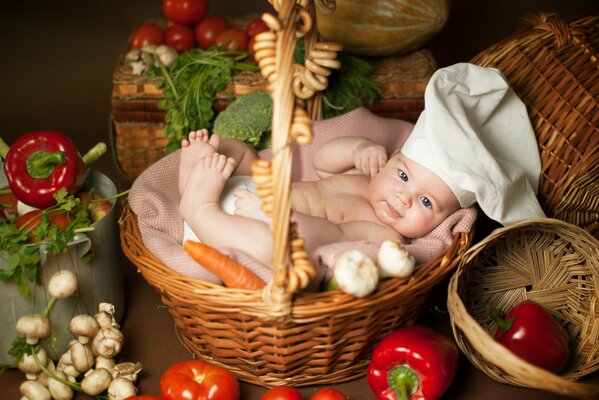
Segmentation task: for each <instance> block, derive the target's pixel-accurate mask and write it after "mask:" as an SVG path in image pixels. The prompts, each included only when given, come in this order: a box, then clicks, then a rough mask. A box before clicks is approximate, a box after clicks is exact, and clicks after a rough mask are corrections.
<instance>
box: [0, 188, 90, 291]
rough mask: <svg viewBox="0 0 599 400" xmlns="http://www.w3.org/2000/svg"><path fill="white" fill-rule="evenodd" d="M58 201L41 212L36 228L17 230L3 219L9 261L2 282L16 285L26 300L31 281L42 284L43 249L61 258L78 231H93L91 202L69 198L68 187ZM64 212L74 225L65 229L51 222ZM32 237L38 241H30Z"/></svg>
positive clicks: (0, 241)
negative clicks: (41, 251)
mask: <svg viewBox="0 0 599 400" xmlns="http://www.w3.org/2000/svg"><path fill="white" fill-rule="evenodd" d="M90 197H91V196H90ZM54 198H55V199H56V200H57V204H56V205H54V206H52V207H50V208H47V209H45V210H43V211H41V218H40V221H39V223H38V224H37V225H36V226H35V227H28V226H27V225H24V226H21V227H17V226H16V225H15V224H13V223H11V222H7V221H3V220H0V257H1V258H3V259H4V260H5V261H6V265H5V266H4V268H2V269H0V281H2V282H7V283H8V282H16V284H17V287H18V289H19V293H20V294H21V296H23V297H28V296H29V284H28V282H30V283H34V284H39V283H40V280H41V265H40V263H41V257H40V249H41V248H42V246H44V248H45V249H46V250H47V251H48V252H49V253H51V254H54V255H57V254H60V253H63V252H65V251H66V250H67V247H68V244H69V242H70V241H71V240H73V237H74V236H75V234H76V233H77V232H82V231H88V230H92V229H93V228H92V227H91V220H90V218H89V212H88V210H87V206H88V203H87V202H84V203H81V200H80V199H79V198H77V197H75V196H73V195H69V194H68V193H67V191H66V189H64V188H63V189H60V190H59V191H58V193H57V194H56V195H55V196H54ZM88 201H89V200H88ZM61 213H63V214H64V213H67V214H69V215H70V222H69V223H68V225H67V226H66V227H64V228H60V227H58V226H55V225H52V224H51V223H50V218H51V217H53V216H55V215H57V214H61ZM32 236H33V237H34V238H35V239H34V240H33V242H30V237H32ZM87 258H89V257H87ZM84 259H85V258H84Z"/></svg>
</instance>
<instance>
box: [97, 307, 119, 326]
mask: <svg viewBox="0 0 599 400" xmlns="http://www.w3.org/2000/svg"><path fill="white" fill-rule="evenodd" d="M115 312H116V310H115V307H114V305H113V304H110V303H100V304H99V305H98V313H97V314H96V315H94V318H95V319H96V321H98V324H99V325H100V328H117V329H118V328H119V324H118V323H117V322H116V319H115V318H114V314H115Z"/></svg>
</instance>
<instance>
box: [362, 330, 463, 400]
mask: <svg viewBox="0 0 599 400" xmlns="http://www.w3.org/2000/svg"><path fill="white" fill-rule="evenodd" d="M458 358H459V352H458V348H457V346H456V344H455V343H454V342H453V341H452V340H451V339H449V338H448V337H447V336H445V335H442V334H440V333H437V332H435V331H433V330H432V329H429V328H427V327H424V326H415V327H408V328H402V329H399V330H397V331H395V332H392V333H390V334H389V335H387V336H386V337H385V338H383V340H381V342H380V343H379V344H377V346H376V347H375V349H374V352H373V354H372V359H371V361H370V365H369V366H368V372H367V375H366V378H367V381H368V385H369V386H370V389H371V390H372V392H373V393H374V394H375V395H376V398H377V399H378V400H399V399H401V400H408V399H410V400H435V399H438V398H439V397H441V396H442V395H443V393H445V391H446V390H447V388H449V385H450V384H451V382H452V381H453V378H454V377H455V374H456V371H457V367H458Z"/></svg>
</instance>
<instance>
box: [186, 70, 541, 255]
mask: <svg viewBox="0 0 599 400" xmlns="http://www.w3.org/2000/svg"><path fill="white" fill-rule="evenodd" d="M256 158H257V155H256V153H255V152H254V151H253V150H252V149H251V148H250V147H249V146H247V145H245V144H244V143H242V142H239V141H234V140H221V139H220V138H219V137H218V135H216V134H213V135H212V136H210V137H208V132H207V131H205V130H202V131H197V132H191V133H190V135H189V138H188V140H184V141H183V143H182V152H181V165H180V172H179V190H180V194H181V202H180V213H181V215H182V217H183V219H184V220H185V221H186V223H187V224H188V225H189V226H190V227H191V229H192V230H193V232H194V233H195V234H196V235H197V237H198V238H199V239H200V240H202V241H203V242H205V243H206V244H208V245H211V246H213V247H230V248H235V249H238V250H241V251H243V252H246V253H247V254H249V255H252V256H253V257H254V258H256V259H257V260H259V261H261V262H263V263H265V264H267V265H268V264H270V261H271V257H272V233H271V231H270V227H269V223H270V221H269V219H268V218H267V217H266V215H265V214H263V213H262V212H261V211H260V204H261V201H260V199H259V198H258V196H257V195H255V194H254V193H252V192H251V191H247V190H239V189H238V190H235V191H234V192H233V196H234V197H235V201H234V211H233V213H232V215H231V214H230V213H227V212H225V211H224V210H223V209H222V207H221V205H220V203H219V201H220V198H221V194H222V191H223V189H224V188H225V184H226V183H227V181H228V179H229V178H230V177H231V176H232V175H234V174H235V175H249V174H250V167H251V163H252V161H253V160H255V159H256ZM313 167H314V169H315V171H316V173H317V175H318V176H319V178H320V179H319V180H317V181H311V182H295V183H293V184H292V188H291V207H292V210H293V213H292V219H293V220H294V221H296V222H297V224H298V229H299V234H300V236H302V237H303V238H304V239H305V240H306V250H307V251H311V250H313V249H315V248H316V247H318V246H322V245H326V244H329V243H336V242H343V241H359V240H364V241H369V242H375V243H380V242H383V241H384V240H387V239H397V240H400V241H402V242H405V241H406V240H407V239H412V238H418V237H421V236H423V235H425V234H427V233H428V232H430V231H431V230H433V229H434V228H435V227H437V226H438V225H439V224H440V223H441V222H443V221H444V220H445V219H446V218H447V217H448V216H449V215H451V214H452V213H454V212H455V211H457V210H458V209H460V208H461V207H469V206H471V205H473V204H474V203H475V202H478V203H479V205H480V206H481V208H482V209H483V211H484V212H485V213H487V215H489V217H491V218H493V219H495V220H497V221H499V222H501V223H504V224H505V223H510V222H514V221H516V220H519V219H523V218H531V217H542V216H544V214H543V211H542V209H541V208H540V206H539V204H538V201H537V199H536V195H535V189H533V187H535V188H536V185H537V184H538V176H539V173H540V160H539V156H538V150H537V149H536V140H535V137H534V132H533V131H532V128H531V126H530V122H529V120H528V116H527V114H526V109H525V107H524V105H523V104H522V102H521V101H520V100H519V99H518V98H517V96H516V95H515V94H514V93H513V91H511V89H510V88H509V86H508V85H507V83H506V82H505V79H504V78H503V76H502V75H501V74H500V73H499V72H498V71H497V70H494V69H489V68H482V67H478V66H475V65H472V64H456V65H454V66H451V67H448V68H445V69H442V70H439V71H437V72H436V73H435V74H434V75H433V77H432V78H431V81H430V82H429V85H428V86H427V90H426V93H425V111H424V112H423V113H422V115H421V117H420V118H419V120H418V122H417V123H416V125H415V127H414V130H413V132H412V134H411V135H410V137H409V138H408V140H407V141H406V143H405V144H404V146H403V147H402V149H401V151H396V152H394V153H393V154H391V155H388V154H387V153H386V150H385V148H384V147H383V146H382V145H380V144H377V143H374V142H371V141H369V140H367V139H364V138H357V137H338V138H336V139H333V140H331V141H329V142H326V143H325V144H323V145H322V146H321V147H320V148H318V150H317V151H316V152H315V155H314V158H313Z"/></svg>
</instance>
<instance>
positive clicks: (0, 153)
mask: <svg viewBox="0 0 599 400" xmlns="http://www.w3.org/2000/svg"><path fill="white" fill-rule="evenodd" d="M9 149H10V147H9V146H8V145H7V144H6V142H5V141H4V140H2V138H1V137H0V157H2V158H6V155H7V154H8V150H9Z"/></svg>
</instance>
